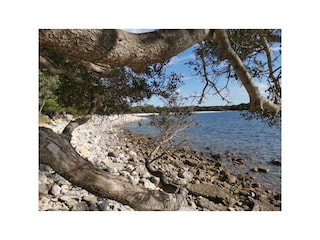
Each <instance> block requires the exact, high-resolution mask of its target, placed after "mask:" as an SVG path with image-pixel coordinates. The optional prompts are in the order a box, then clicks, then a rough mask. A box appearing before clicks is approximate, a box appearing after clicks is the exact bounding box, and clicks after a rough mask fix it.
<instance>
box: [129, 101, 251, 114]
mask: <svg viewBox="0 0 320 240" xmlns="http://www.w3.org/2000/svg"><path fill="white" fill-rule="evenodd" d="M166 108H167V107H159V106H156V107H155V106H153V105H144V106H135V107H131V109H130V112H131V113H160V112H162V111H163V110H164V109H166ZM181 108H186V109H192V111H194V112H204V111H247V110H249V103H241V104H238V105H225V106H192V107H191V106H185V107H181Z"/></svg>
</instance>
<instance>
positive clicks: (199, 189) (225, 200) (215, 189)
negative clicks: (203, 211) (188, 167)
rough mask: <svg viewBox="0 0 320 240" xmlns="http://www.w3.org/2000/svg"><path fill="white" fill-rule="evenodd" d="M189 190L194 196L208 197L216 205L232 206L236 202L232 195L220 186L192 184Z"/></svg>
mask: <svg viewBox="0 0 320 240" xmlns="http://www.w3.org/2000/svg"><path fill="white" fill-rule="evenodd" d="M188 190H189V191H190V193H192V194H195V195H198V196H203V197H206V198H208V199H209V200H211V201H213V202H215V203H222V204H225V205H230V204H232V203H234V202H235V199H234V197H233V196H232V194H231V193H230V192H229V191H228V190H227V189H225V188H222V187H220V186H218V185H213V184H208V183H200V184H192V185H190V186H189V187H188Z"/></svg>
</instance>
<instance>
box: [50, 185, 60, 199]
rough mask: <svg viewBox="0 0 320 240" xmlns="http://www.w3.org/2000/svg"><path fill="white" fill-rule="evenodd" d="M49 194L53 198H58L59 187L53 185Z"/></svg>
mask: <svg viewBox="0 0 320 240" xmlns="http://www.w3.org/2000/svg"><path fill="white" fill-rule="evenodd" d="M50 192H51V194H52V195H53V196H58V195H59V194H60V193H61V187H60V186H59V185H58V184H56V183H55V184H54V185H53V186H52V188H51V191H50Z"/></svg>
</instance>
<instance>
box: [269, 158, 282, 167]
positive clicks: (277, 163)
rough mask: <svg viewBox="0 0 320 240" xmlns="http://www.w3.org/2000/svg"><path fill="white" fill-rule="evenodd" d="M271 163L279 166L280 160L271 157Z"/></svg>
mask: <svg viewBox="0 0 320 240" xmlns="http://www.w3.org/2000/svg"><path fill="white" fill-rule="evenodd" d="M271 163H272V164H273V165H276V166H281V161H280V160H279V159H276V158H275V159H272V161H271Z"/></svg>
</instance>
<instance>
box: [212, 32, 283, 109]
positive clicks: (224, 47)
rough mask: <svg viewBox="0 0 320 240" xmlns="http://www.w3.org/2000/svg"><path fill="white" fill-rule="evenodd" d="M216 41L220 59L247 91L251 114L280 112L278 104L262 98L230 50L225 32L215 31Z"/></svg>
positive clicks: (245, 70)
mask: <svg viewBox="0 0 320 240" xmlns="http://www.w3.org/2000/svg"><path fill="white" fill-rule="evenodd" d="M215 34H216V40H217V42H218V44H219V47H220V48H221V51H220V52H221V56H220V58H221V59H222V60H223V59H227V60H228V61H229V63H230V64H231V65H232V67H233V69H234V71H235V72H236V74H237V75H238V77H239V78H240V80H241V82H242V84H243V86H244V87H245V89H246V90H247V92H248V94H249V97H250V110H251V111H252V112H255V111H261V110H268V111H270V112H271V113H273V114H274V115H276V114H277V113H278V112H279V111H280V110H281V105H280V104H274V103H273V102H271V101H269V100H268V99H266V98H264V97H263V96H262V95H261V93H260V92H259V89H258V87H257V85H256V84H255V82H254V81H253V79H252V77H251V75H250V73H249V71H248V69H247V68H246V67H245V65H244V64H243V62H242V61H241V59H240V58H239V56H238V55H237V54H236V52H235V51H234V50H233V49H232V47H231V45H230V41H229V38H228V35H227V32H226V31H225V30H223V29H219V30H215Z"/></svg>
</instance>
